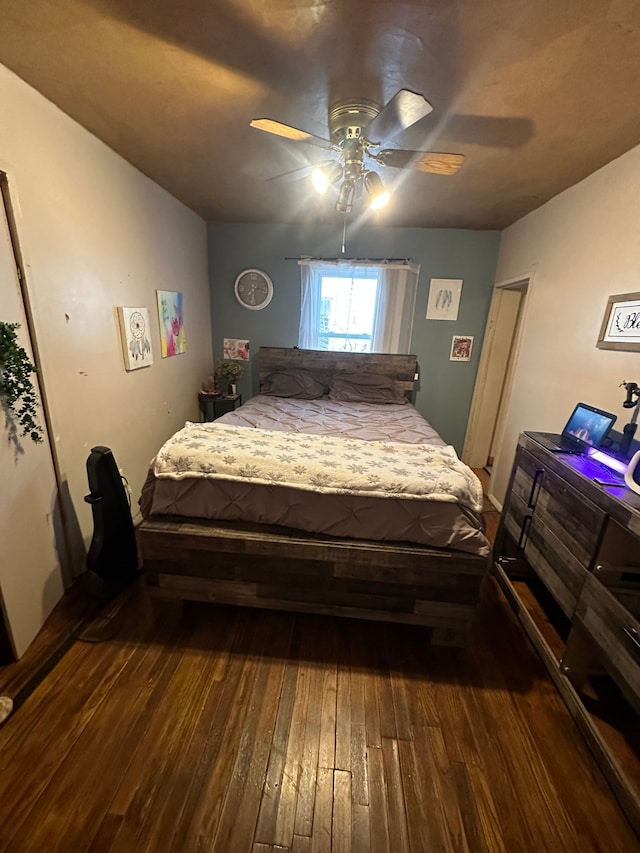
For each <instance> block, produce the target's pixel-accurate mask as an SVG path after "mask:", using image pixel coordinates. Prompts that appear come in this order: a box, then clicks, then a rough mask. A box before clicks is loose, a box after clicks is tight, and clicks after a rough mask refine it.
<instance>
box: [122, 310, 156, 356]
mask: <svg viewBox="0 0 640 853" xmlns="http://www.w3.org/2000/svg"><path fill="white" fill-rule="evenodd" d="M117 313H118V323H119V325H120V340H121V342H122V355H123V356H124V366H125V369H126V370H138V368H139V367H149V365H151V364H153V352H152V350H151V336H150V332H149V309H148V308H125V307H118V308H117Z"/></svg>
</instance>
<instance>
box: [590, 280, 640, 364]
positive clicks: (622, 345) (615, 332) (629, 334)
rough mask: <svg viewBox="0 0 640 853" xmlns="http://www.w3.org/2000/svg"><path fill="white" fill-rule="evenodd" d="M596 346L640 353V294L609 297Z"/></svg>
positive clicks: (622, 294) (620, 294)
mask: <svg viewBox="0 0 640 853" xmlns="http://www.w3.org/2000/svg"><path fill="white" fill-rule="evenodd" d="M596 346H597V347H598V349H613V350H623V351H625V352H640V292H636V293H618V294H615V295H614V296H610V297H609V299H608V300H607V305H606V307H605V310H604V317H603V319H602V325H601V327H600V334H599V335H598V340H597V342H596Z"/></svg>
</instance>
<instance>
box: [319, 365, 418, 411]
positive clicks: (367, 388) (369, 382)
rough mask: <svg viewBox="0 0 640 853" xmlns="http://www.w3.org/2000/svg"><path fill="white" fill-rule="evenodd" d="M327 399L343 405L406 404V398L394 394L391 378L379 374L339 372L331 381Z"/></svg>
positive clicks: (394, 385) (393, 381)
mask: <svg viewBox="0 0 640 853" xmlns="http://www.w3.org/2000/svg"><path fill="white" fill-rule="evenodd" d="M329 399H330V400H339V401H341V402H343V403H408V402H409V401H408V400H407V398H406V397H404V396H403V395H401V394H396V383H395V380H394V379H393V378H392V377H391V376H383V375H382V374H380V373H366V372H364V371H363V372H361V373H348V372H347V371H339V372H338V373H336V374H335V375H334V376H333V378H332V379H331V383H330V385H329Z"/></svg>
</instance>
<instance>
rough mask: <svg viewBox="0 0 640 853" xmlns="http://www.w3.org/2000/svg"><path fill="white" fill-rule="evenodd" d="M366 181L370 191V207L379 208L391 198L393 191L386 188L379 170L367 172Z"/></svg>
mask: <svg viewBox="0 0 640 853" xmlns="http://www.w3.org/2000/svg"><path fill="white" fill-rule="evenodd" d="M364 183H365V186H366V188H367V192H368V193H369V207H372V208H373V209H374V210H379V209H380V208H381V207H384V206H385V204H386V203H387V202H388V201H389V199H390V198H391V193H390V192H389V191H388V190H386V189H385V187H384V184H383V183H382V181H381V180H380V176H379V175H378V174H377V172H367V174H366V175H365V178H364Z"/></svg>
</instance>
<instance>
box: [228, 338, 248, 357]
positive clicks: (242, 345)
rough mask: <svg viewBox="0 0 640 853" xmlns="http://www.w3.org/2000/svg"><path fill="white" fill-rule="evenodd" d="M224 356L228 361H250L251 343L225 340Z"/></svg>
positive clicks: (232, 339)
mask: <svg viewBox="0 0 640 853" xmlns="http://www.w3.org/2000/svg"><path fill="white" fill-rule="evenodd" d="M223 354H224V357H225V358H226V359H231V360H239V361H249V341H246V340H240V339H238V338H225V339H224V348H223Z"/></svg>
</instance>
